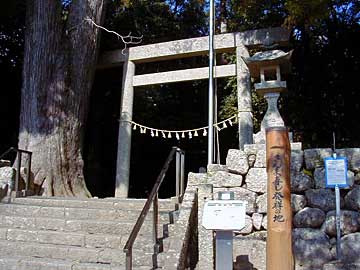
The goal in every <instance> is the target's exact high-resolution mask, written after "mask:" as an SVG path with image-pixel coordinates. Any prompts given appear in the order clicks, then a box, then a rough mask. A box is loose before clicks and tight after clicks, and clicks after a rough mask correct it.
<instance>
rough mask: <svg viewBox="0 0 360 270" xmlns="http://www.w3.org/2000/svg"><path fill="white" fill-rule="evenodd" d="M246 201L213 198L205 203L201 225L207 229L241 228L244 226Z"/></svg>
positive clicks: (230, 229)
mask: <svg viewBox="0 0 360 270" xmlns="http://www.w3.org/2000/svg"><path fill="white" fill-rule="evenodd" d="M246 204H247V203H246V202H245V201H239V200H213V201H208V202H206V203H205V206H204V212H203V216H202V225H203V226H204V228H205V229H207V230H229V231H234V230H241V229H242V228H244V226H245V213H246Z"/></svg>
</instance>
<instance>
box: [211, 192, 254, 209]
mask: <svg viewBox="0 0 360 270" xmlns="http://www.w3.org/2000/svg"><path fill="white" fill-rule="evenodd" d="M219 191H232V192H234V199H235V200H242V201H246V202H247V205H246V213H248V214H252V213H254V212H255V211H256V199H257V194H256V193H255V192H253V191H250V190H247V189H245V188H242V187H233V188H214V194H215V193H217V192H219ZM214 197H215V198H217V195H216V196H214Z"/></svg>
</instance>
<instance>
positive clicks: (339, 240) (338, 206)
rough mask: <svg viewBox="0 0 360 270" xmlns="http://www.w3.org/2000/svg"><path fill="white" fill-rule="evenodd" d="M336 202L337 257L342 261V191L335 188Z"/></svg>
mask: <svg viewBox="0 0 360 270" xmlns="http://www.w3.org/2000/svg"><path fill="white" fill-rule="evenodd" d="M335 200H336V257H337V259H338V260H340V259H341V248H340V244H341V230H340V189H339V187H338V186H337V185H336V186H335Z"/></svg>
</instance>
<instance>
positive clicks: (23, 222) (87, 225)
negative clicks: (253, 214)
mask: <svg viewBox="0 0 360 270" xmlns="http://www.w3.org/2000/svg"><path fill="white" fill-rule="evenodd" d="M168 222H169V221H168ZM134 223H135V222H128V221H127V220H125V221H123V222H121V221H106V220H100V221H99V220H88V219H86V220H85V219H70V220H66V219H60V218H35V217H19V216H2V215H0V228H17V229H30V230H49V231H61V232H84V233H89V234H95V233H100V234H116V235H129V234H130V232H131V230H132V228H133V226H134ZM162 231H163V226H159V233H160V237H162ZM151 232H152V223H151V222H150V221H146V222H145V223H144V225H143V226H142V228H141V230H140V232H139V234H140V235H144V234H150V233H151Z"/></svg>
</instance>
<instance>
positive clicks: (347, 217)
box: [322, 210, 360, 236]
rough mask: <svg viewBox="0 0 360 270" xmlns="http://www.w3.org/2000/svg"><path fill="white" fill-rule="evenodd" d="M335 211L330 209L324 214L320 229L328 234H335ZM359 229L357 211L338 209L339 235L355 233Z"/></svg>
mask: <svg viewBox="0 0 360 270" xmlns="http://www.w3.org/2000/svg"><path fill="white" fill-rule="evenodd" d="M335 216H336V211H335V210H332V211H329V212H328V213H327V214H326V219H325V223H324V225H323V227H322V229H323V230H324V231H325V232H326V233H327V234H328V235H329V236H336V225H335V224H336V221H335V219H336V218H335ZM359 229H360V224H359V213H358V212H355V211H349V210H341V211H340V230H341V235H345V234H350V233H355V232H357V231H358V230H359Z"/></svg>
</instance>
